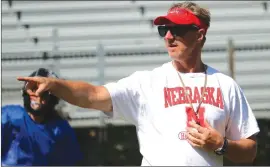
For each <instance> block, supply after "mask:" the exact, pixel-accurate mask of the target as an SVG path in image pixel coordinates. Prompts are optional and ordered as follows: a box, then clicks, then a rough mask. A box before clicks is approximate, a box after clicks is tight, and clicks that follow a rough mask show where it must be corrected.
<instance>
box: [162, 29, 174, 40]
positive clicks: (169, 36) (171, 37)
mask: <svg viewBox="0 0 270 167" xmlns="http://www.w3.org/2000/svg"><path fill="white" fill-rule="evenodd" d="M164 38H165V39H167V40H168V39H173V35H172V33H171V31H170V30H169V31H167V33H166V35H165V37H164Z"/></svg>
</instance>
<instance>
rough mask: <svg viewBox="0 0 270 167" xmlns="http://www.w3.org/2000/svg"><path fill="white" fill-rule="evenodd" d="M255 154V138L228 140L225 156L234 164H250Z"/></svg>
mask: <svg viewBox="0 0 270 167" xmlns="http://www.w3.org/2000/svg"><path fill="white" fill-rule="evenodd" d="M256 154H257V142H256V136H251V137H249V138H247V139H240V140H237V141H233V140H228V148H227V152H226V153H225V156H226V157H227V158H228V159H229V160H231V161H232V162H235V163H252V162H253V161H254V159H255V157H256Z"/></svg>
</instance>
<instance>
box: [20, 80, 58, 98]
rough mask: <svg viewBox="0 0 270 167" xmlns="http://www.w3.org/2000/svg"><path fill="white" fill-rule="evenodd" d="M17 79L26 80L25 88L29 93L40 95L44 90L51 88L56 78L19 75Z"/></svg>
mask: <svg viewBox="0 0 270 167" xmlns="http://www.w3.org/2000/svg"><path fill="white" fill-rule="evenodd" d="M17 80H19V81H25V82H26V85H25V90H26V92H27V93H28V94H29V95H36V96H40V95H41V94H42V93H43V92H45V91H48V90H50V88H51V87H52V85H53V83H54V80H55V78H48V77H18V78H17Z"/></svg>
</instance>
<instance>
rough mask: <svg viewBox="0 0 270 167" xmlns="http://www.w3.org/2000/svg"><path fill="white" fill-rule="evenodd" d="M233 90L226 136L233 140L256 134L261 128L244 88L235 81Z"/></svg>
mask: <svg viewBox="0 0 270 167" xmlns="http://www.w3.org/2000/svg"><path fill="white" fill-rule="evenodd" d="M231 90H232V92H231V97H230V99H231V100H230V116H229V120H228V124H227V128H226V137H227V138H228V139H231V140H239V139H241V138H248V137H250V136H252V135H256V134H257V133H259V131H260V129H259V127H258V123H257V120H256V118H255V116H254V114H253V112H252V109H251V107H250V105H249V103H248V101H247V99H246V97H245V95H244V93H243V91H242V89H241V88H240V87H239V86H238V85H237V84H236V83H235V82H234V86H233V88H232V89H231Z"/></svg>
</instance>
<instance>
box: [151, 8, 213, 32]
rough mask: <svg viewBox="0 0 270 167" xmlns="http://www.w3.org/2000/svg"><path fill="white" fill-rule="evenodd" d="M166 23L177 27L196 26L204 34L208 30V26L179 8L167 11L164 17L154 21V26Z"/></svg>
mask: <svg viewBox="0 0 270 167" xmlns="http://www.w3.org/2000/svg"><path fill="white" fill-rule="evenodd" d="M168 23H174V24H178V25H196V26H197V27H199V28H201V29H204V30H205V33H206V31H207V29H208V26H207V25H206V24H205V23H203V22H202V21H201V20H200V19H199V18H198V17H197V16H196V15H194V14H193V13H192V12H191V11H190V10H188V9H185V8H180V7H174V8H172V9H171V10H169V11H168V13H167V15H166V16H159V17H157V18H156V19H155V20H154V24H155V25H164V24H168Z"/></svg>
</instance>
